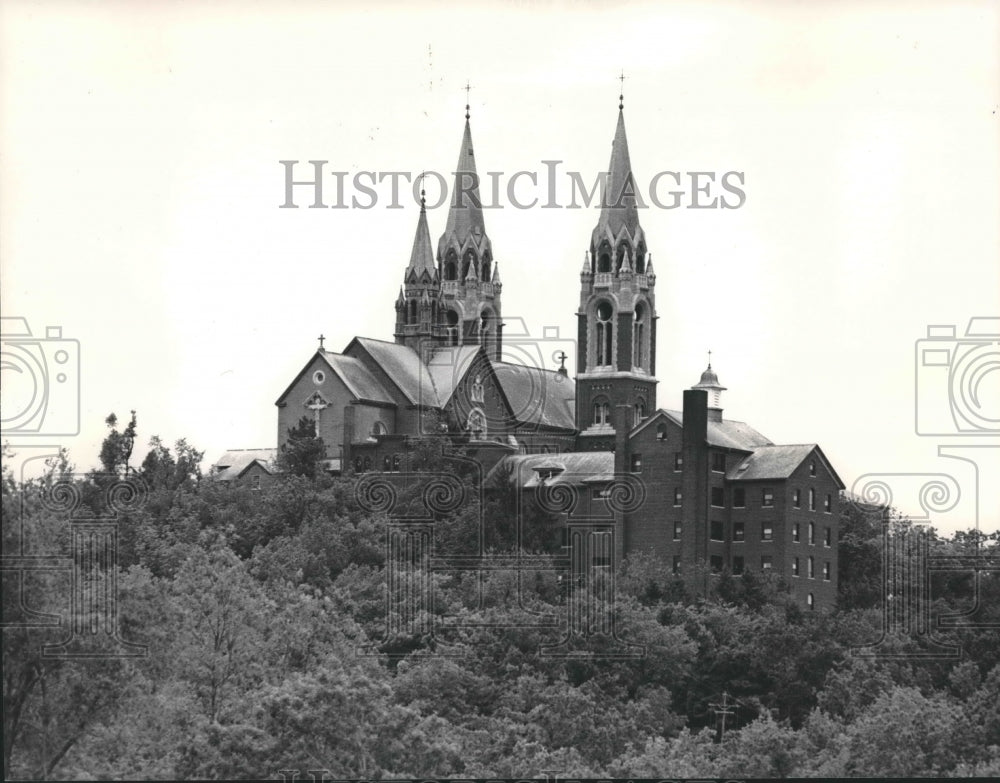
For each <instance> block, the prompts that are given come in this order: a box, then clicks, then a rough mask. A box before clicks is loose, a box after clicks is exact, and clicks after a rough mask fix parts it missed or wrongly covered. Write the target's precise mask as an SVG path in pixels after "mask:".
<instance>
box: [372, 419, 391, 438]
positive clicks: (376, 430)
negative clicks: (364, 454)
mask: <svg viewBox="0 0 1000 783" xmlns="http://www.w3.org/2000/svg"><path fill="white" fill-rule="evenodd" d="M388 432H389V430H387V429H386V428H385V425H384V424H383V423H382V422H380V421H377V422H375V423H374V424H373V425H372V435H373V436H374V437H376V438H378V437H381V436H382V435H386V434H388Z"/></svg>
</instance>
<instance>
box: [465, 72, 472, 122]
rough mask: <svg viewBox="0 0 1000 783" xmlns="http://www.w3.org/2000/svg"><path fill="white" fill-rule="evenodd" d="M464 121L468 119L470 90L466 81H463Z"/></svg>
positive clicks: (470, 86) (469, 85)
mask: <svg viewBox="0 0 1000 783" xmlns="http://www.w3.org/2000/svg"><path fill="white" fill-rule="evenodd" d="M463 89H464V90H465V119H469V90H471V89H472V85H471V84H469V81H468V79H466V81H465V87H464V88H463Z"/></svg>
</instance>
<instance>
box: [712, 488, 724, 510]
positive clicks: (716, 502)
mask: <svg viewBox="0 0 1000 783" xmlns="http://www.w3.org/2000/svg"><path fill="white" fill-rule="evenodd" d="M712 505H713V506H715V507H716V508H723V507H725V505H726V491H725V490H724V489H723V488H722V487H712Z"/></svg>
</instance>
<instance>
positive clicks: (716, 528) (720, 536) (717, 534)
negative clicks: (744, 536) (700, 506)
mask: <svg viewBox="0 0 1000 783" xmlns="http://www.w3.org/2000/svg"><path fill="white" fill-rule="evenodd" d="M710 527H711V532H710V536H711V539H712V540H713V541H725V540H726V538H725V534H724V533H723V529H722V528H723V526H722V522H720V521H719V520H718V519H713V520H712V522H711V526H710Z"/></svg>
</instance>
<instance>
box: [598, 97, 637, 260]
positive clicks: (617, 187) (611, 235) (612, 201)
mask: <svg viewBox="0 0 1000 783" xmlns="http://www.w3.org/2000/svg"><path fill="white" fill-rule="evenodd" d="M640 204H641V205H643V206H645V205H644V204H643V202H642V196H641V195H639V188H638V186H637V184H636V180H635V177H634V175H633V174H632V161H631V160H630V159H629V154H628V138H627V137H626V135H625V111H624V109H622V107H621V104H619V107H618V126H617V127H616V128H615V139H614V141H613V142H612V143H611V161H610V162H609V163H608V179H607V187H606V188H605V189H604V193H603V194H602V199H601V217H600V219H599V220H598V222H597V227H596V228H595V229H594V234H593V245H594V246H595V247H596V246H597V245H599V244H600V240H601V239H602V238H607V239H608V240H609V242H612V243H613V242H615V241H617V240H618V239H620V238H621V235H622V228H623V227H624V228H625V229H626V230H627V238H628V239H630V240H632V242H637V241H638V239H639V237H640V236H641V234H642V228H641V227H640V226H639V212H638V209H637V206H638V205H640Z"/></svg>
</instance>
